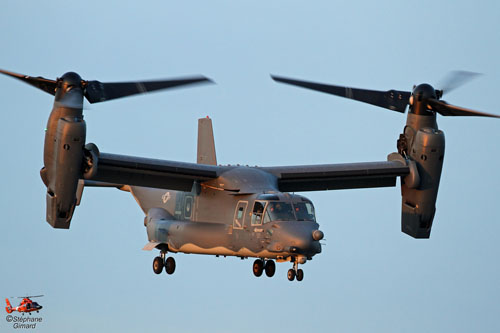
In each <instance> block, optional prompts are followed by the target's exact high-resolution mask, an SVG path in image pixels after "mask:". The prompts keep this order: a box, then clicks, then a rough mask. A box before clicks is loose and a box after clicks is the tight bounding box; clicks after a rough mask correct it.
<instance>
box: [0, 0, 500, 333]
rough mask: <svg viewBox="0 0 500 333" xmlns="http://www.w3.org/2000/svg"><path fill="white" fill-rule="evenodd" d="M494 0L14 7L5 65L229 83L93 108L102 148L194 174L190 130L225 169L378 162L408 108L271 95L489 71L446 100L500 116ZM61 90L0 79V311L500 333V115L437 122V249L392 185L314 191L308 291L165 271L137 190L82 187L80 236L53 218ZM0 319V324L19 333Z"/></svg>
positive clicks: (257, 325)
mask: <svg viewBox="0 0 500 333" xmlns="http://www.w3.org/2000/svg"><path fill="white" fill-rule="evenodd" d="M499 16H500V4H499V2H498V1H493V0H492V1H411V2H410V1H408V2H403V1H376V2H373V1H309V2H305V1H259V2H243V1H189V2H188V1H183V2H179V1H176V2H174V1H142V2H137V1H83V2H82V1H79V2H71V3H70V2H68V1H50V2H47V1H43V2H41V1H13V0H12V1H10V0H6V1H3V2H2V5H1V10H0V31H1V33H0V45H1V46H2V47H1V52H0V68H2V69H7V70H12V71H16V72H20V73H25V74H29V75H34V76H37V75H41V76H44V77H48V78H55V77H57V76H61V75H62V74H63V73H65V72H67V71H76V72H78V73H80V74H81V76H82V77H84V78H85V79H97V80H100V81H103V82H105V81H121V80H136V79H154V78H164V77H175V76H182V75H189V74H204V75H206V76H208V77H210V78H212V79H214V80H215V81H216V82H217V85H211V86H200V87H195V88H192V89H182V90H175V91H169V92H161V93H154V94H151V95H145V96H139V97H134V98H127V99H123V100H117V101H111V102H108V103H102V104H97V105H92V106H90V109H89V110H86V111H85V119H86V121H87V129H88V130H87V141H88V142H95V143H96V144H98V146H99V148H100V150H101V151H104V152H112V153H120V154H130V155H138V156H147V157H155V158H162V159H169V160H181V161H192V162H194V161H195V160H196V159H195V157H196V156H195V155H196V126H197V118H199V117H204V116H206V115H209V116H210V117H211V118H212V119H213V121H214V130H215V140H216V148H217V153H218V159H219V162H220V163H224V164H226V163H240V164H252V165H255V164H257V165H284V164H312V163H337V162H338V163H341V162H351V161H378V160H385V158H386V155H387V154H388V153H390V152H392V151H394V150H395V149H396V140H397V138H398V136H399V133H400V132H401V131H402V129H403V126H404V123H405V121H406V117H405V115H401V114H398V113H395V112H390V111H388V110H383V109H379V108H376V107H373V106H370V105H365V104H361V103H357V102H354V101H351V100H344V99H341V98H337V97H333V96H328V95H323V94H320V93H316V92H311V91H306V90H301V89H298V88H294V87H290V86H285V85H279V84H277V83H274V82H273V81H272V80H271V79H270V78H269V74H270V73H274V74H281V75H285V76H292V77H298V78H303V79H308V80H316V81H319V82H329V83H333V84H343V85H351V86H353V87H363V88H369V89H379V90H386V89H399V90H410V89H411V88H412V86H413V84H418V83H423V82H428V83H431V84H435V85H437V84H439V82H440V79H442V78H443V77H444V76H445V75H446V73H447V72H449V71H451V70H455V69H463V70H469V71H475V72H480V73H483V74H484V75H482V76H480V77H479V78H477V79H475V80H474V81H471V82H470V83H468V84H467V85H465V86H463V87H461V88H459V89H457V90H455V91H453V92H450V93H449V94H448V95H446V96H445V97H446V98H445V99H446V100H447V101H448V102H451V103H453V104H457V105H460V106H464V107H469V108H474V109H477V110H481V111H485V112H492V113H497V114H500V110H499V108H498V87H500V66H499V59H500V48H499V45H500V29H499V28H498V21H499V19H500V17H499ZM51 107H52V98H51V96H49V95H47V94H45V93H43V92H41V91H39V90H36V89H33V88H31V87H30V86H28V85H25V84H23V83H21V82H18V81H15V80H13V79H10V78H7V77H0V108H1V112H0V117H1V118H0V119H1V124H2V125H3V126H2V130H1V131H0V138H1V142H2V163H0V171H1V174H2V187H1V190H0V202H1V204H0V205H1V208H2V209H1V210H2V215H3V217H2V219H1V223H0V258H1V266H0V267H1V274H0V296H1V297H0V298H2V297H9V296H16V295H25V294H45V297H43V298H42V299H40V303H42V305H44V307H45V308H44V309H43V310H42V312H41V314H40V315H41V316H42V317H43V323H42V324H40V326H39V328H38V329H37V331H40V332H66V331H68V330H70V331H74V332H89V331H111V332H137V331H144V330H151V331H152V330H154V331H159V330H161V331H164V332H199V331H203V332H218V333H220V332H255V331H263V332H276V333H277V332H287V333H289V332H299V331H327V330H328V331H341V332H444V331H453V332H471V331H479V332H498V331H499V330H500V323H499V321H498V314H499V311H500V304H499V303H500V301H499V299H500V283H499V281H500V270H499V264H498V256H499V254H500V244H499V242H498V238H499V235H500V224H499V221H500V218H499V217H498V210H497V209H496V208H497V206H498V201H499V195H498V188H499V187H500V177H499V175H498V170H500V157H499V146H498V141H499V137H500V135H499V133H500V120H498V119H481V118H470V119H467V118H452V117H448V118H444V117H440V118H439V119H438V124H439V126H440V128H441V129H443V130H444V132H445V134H446V144H447V147H446V149H447V150H446V155H445V163H444V169H443V175H442V179H441V186H440V190H439V197H438V201H437V213H436V217H435V224H434V227H433V231H432V235H431V239H429V240H415V239H412V238H410V237H408V236H406V235H404V234H402V233H401V232H400V205H401V202H400V201H401V197H400V189H399V185H398V187H396V188H387V189H369V190H351V191H331V192H317V193H306V196H308V197H309V198H311V199H312V200H313V201H314V203H315V206H316V210H317V217H318V220H319V223H320V224H321V227H322V230H323V231H324V232H325V234H326V239H327V241H326V243H327V245H326V246H325V247H324V250H323V253H322V254H320V255H319V256H317V257H315V258H314V260H312V261H310V262H308V263H307V264H306V265H305V266H304V270H305V279H304V281H303V282H302V283H297V282H293V283H290V282H289V281H287V280H286V277H285V275H286V270H287V269H288V268H289V264H278V267H277V273H276V275H275V277H274V278H273V279H268V278H259V279H257V278H255V277H254V276H253V275H252V273H251V263H252V261H251V260H244V261H242V260H239V259H236V258H226V259H222V258H214V257H211V256H196V255H183V254H179V255H175V258H176V260H177V271H176V272H175V274H174V275H173V276H167V275H165V274H162V275H160V276H156V275H155V274H153V272H152V269H151V263H152V259H153V257H154V256H155V255H156V253H154V252H146V251H142V250H141V248H142V247H143V246H144V244H145V243H146V242H147V238H146V233H145V228H144V226H143V213H142V211H141V210H140V209H139V207H138V206H137V205H136V203H135V201H134V199H133V198H132V197H131V196H130V195H129V194H127V193H124V192H120V191H117V190H112V189H94V188H90V189H86V190H85V192H84V196H83V201H82V204H81V206H80V207H78V208H77V210H76V212H75V215H74V218H73V222H72V225H71V229H70V230H54V229H52V228H50V226H49V225H48V224H47V223H46V222H45V188H44V186H43V184H42V181H41V180H40V177H39V169H40V167H41V166H42V151H43V137H44V128H45V124H46V121H47V117H48V115H49V112H50V109H51ZM9 327H11V325H9V324H8V323H7V322H6V321H5V319H4V318H3V317H0V331H2V332H3V331H9V330H12V329H9Z"/></svg>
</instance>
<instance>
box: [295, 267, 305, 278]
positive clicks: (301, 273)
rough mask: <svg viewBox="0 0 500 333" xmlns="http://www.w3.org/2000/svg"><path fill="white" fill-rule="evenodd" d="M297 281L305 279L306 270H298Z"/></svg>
mask: <svg viewBox="0 0 500 333" xmlns="http://www.w3.org/2000/svg"><path fill="white" fill-rule="evenodd" d="M296 275H297V281H302V280H303V279H304V271H303V270H301V269H300V268H299V269H298V270H297V274H296Z"/></svg>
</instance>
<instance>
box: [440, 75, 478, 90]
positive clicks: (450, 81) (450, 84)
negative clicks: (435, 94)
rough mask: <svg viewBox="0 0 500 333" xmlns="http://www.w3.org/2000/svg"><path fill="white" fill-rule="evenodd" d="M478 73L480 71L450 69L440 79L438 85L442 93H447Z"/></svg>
mask: <svg viewBox="0 0 500 333" xmlns="http://www.w3.org/2000/svg"><path fill="white" fill-rule="evenodd" d="M479 75H481V73H475V72H468V71H451V72H449V73H448V74H447V75H446V76H445V78H444V79H443V80H442V81H441V84H440V85H439V87H440V88H441V90H442V91H443V93H448V92H450V91H452V90H454V89H456V88H458V87H460V86H461V85H463V84H465V83H467V82H468V81H470V80H472V79H473V78H475V77H477V76H479Z"/></svg>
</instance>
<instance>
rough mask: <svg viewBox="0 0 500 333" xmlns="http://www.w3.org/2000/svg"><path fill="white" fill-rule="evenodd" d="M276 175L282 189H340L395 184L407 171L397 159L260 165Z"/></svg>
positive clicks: (298, 190)
mask: <svg viewBox="0 0 500 333" xmlns="http://www.w3.org/2000/svg"><path fill="white" fill-rule="evenodd" d="M261 169H263V170H264V171H266V172H269V173H271V174H273V175H275V176H276V177H277V178H278V187H279V190H280V191H283V192H301V191H324V190H342V189H351V188H368V187H388V186H395V185H396V177H399V176H406V175H408V174H409V172H410V171H409V168H408V166H406V165H405V164H403V163H402V162H399V161H384V162H367V163H346V164H323V165H298V166H278V167H263V168H261Z"/></svg>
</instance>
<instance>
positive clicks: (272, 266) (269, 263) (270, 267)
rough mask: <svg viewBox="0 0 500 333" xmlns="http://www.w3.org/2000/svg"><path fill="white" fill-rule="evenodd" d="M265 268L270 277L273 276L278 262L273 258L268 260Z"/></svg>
mask: <svg viewBox="0 0 500 333" xmlns="http://www.w3.org/2000/svg"><path fill="white" fill-rule="evenodd" d="M264 270H265V271H266V275H267V276H268V277H273V275H274V273H275V272H276V264H275V263H274V261H273V260H268V261H266V265H265V266H264Z"/></svg>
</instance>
